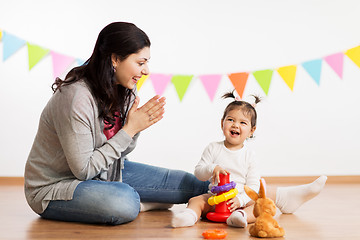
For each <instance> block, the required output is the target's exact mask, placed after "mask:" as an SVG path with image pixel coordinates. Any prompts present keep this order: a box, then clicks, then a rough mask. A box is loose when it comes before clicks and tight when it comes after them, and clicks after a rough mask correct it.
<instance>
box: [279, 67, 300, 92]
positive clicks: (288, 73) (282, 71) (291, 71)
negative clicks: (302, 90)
mask: <svg viewBox="0 0 360 240" xmlns="http://www.w3.org/2000/svg"><path fill="white" fill-rule="evenodd" d="M277 72H278V73H279V75H280V76H281V77H282V79H283V80H284V82H285V83H286V84H287V85H288V87H289V88H290V89H291V91H293V90H294V83H295V75H296V65H290V66H285V67H281V68H278V69H277Z"/></svg>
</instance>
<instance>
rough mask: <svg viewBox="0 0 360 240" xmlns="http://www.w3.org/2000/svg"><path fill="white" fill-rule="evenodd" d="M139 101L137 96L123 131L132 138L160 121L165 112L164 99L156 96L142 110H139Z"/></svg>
mask: <svg viewBox="0 0 360 240" xmlns="http://www.w3.org/2000/svg"><path fill="white" fill-rule="evenodd" d="M139 101H140V99H139V97H138V96H137V97H136V98H135V100H134V104H133V105H132V107H131V109H130V110H129V113H128V115H127V119H126V122H125V125H124V127H123V130H124V131H125V132H126V133H127V134H128V135H129V136H131V137H133V136H134V135H135V134H136V133H138V132H141V131H143V130H145V129H146V128H148V127H150V126H151V125H153V124H155V123H157V122H158V121H160V119H162V118H163V114H164V112H165V110H164V105H165V98H164V97H160V96H158V95H156V96H155V97H153V98H152V99H150V100H149V101H148V102H147V103H145V104H144V105H143V106H142V107H140V108H138V106H139Z"/></svg>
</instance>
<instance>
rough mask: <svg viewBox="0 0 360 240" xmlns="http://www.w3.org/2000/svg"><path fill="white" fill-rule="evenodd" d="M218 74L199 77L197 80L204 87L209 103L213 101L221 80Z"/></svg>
mask: <svg viewBox="0 0 360 240" xmlns="http://www.w3.org/2000/svg"><path fill="white" fill-rule="evenodd" d="M221 77H222V76H221V75H220V74H213V75H200V76H199V79H200V80H201V82H202V84H203V85H204V88H205V90H206V92H207V94H208V95H209V98H210V100H211V101H213V100H214V97H215V93H216V90H217V89H218V86H219V83H220V80H221Z"/></svg>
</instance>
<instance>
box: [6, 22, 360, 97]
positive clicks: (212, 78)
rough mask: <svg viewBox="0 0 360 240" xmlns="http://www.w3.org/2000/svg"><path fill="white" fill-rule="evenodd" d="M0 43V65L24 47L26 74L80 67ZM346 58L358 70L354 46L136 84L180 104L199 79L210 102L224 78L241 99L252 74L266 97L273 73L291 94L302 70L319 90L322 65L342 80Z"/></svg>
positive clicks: (38, 49)
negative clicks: (292, 60)
mask: <svg viewBox="0 0 360 240" xmlns="http://www.w3.org/2000/svg"><path fill="white" fill-rule="evenodd" d="M0 41H1V42H2V44H3V56H2V59H3V62H5V61H6V60H8V59H9V58H10V57H11V56H12V55H14V54H15V53H16V52H17V51H19V50H20V49H21V48H23V47H27V52H28V64H29V71H31V70H32V69H33V68H34V67H36V65H37V64H38V63H39V62H40V61H41V60H42V59H44V58H45V57H47V56H50V57H51V59H52V67H53V76H54V78H55V77H58V76H61V75H62V74H63V73H64V72H65V71H66V70H67V69H68V68H69V67H70V66H71V65H72V64H74V63H75V64H77V65H82V64H83V63H84V60H81V59H79V58H76V57H73V56H68V55H65V54H61V53H58V52H56V51H53V50H51V49H47V48H44V47H42V46H39V45H36V44H33V43H30V42H28V41H26V40H24V39H21V38H19V37H17V36H15V35H13V34H10V33H8V32H7V31H3V30H1V29H0ZM345 56H346V57H348V58H349V59H350V60H351V61H352V62H354V63H355V65H356V66H358V67H359V68H360V46H356V47H353V48H350V49H348V50H345V51H343V52H338V53H334V54H331V55H328V56H324V57H321V58H318V59H313V60H309V61H306V62H303V63H301V64H297V65H287V66H282V67H278V68H276V69H264V70H258V71H249V72H235V73H224V74H205V75H197V76H195V75H181V74H162V73H151V74H150V75H146V76H145V75H144V76H142V78H141V79H140V80H139V81H138V83H137V90H138V91H139V90H140V89H141V87H142V86H143V84H144V82H145V81H148V80H150V81H151V83H152V86H153V88H154V91H155V93H156V94H158V95H162V94H163V93H164V91H165V90H166V88H167V87H168V85H169V84H170V83H171V84H173V85H174V87H175V90H176V93H177V95H178V97H179V100H180V102H181V101H182V100H183V98H184V96H185V95H186V92H187V90H188V87H189V86H190V83H191V82H192V81H193V80H194V79H199V80H200V81H201V83H202V85H203V87H204V90H205V91H206V93H207V95H208V96H209V99H210V101H213V100H214V96H215V94H216V91H217V89H218V87H219V84H220V82H221V80H222V79H224V76H225V77H226V78H227V79H228V80H229V81H230V82H231V84H232V85H233V86H234V88H235V90H236V92H237V94H238V95H239V96H240V98H242V97H243V93H244V90H245V87H246V85H247V82H248V78H249V75H250V74H252V75H253V76H254V78H255V80H256V82H257V83H258V85H259V86H260V88H261V89H262V90H263V92H264V93H265V94H266V95H268V94H269V90H270V85H271V81H272V77H273V73H274V71H276V72H277V73H278V74H279V75H280V77H281V78H282V80H283V81H284V82H285V84H286V85H287V86H288V87H289V89H290V91H294V84H295V79H296V74H297V69H298V68H299V66H301V67H302V68H303V69H304V70H305V71H306V72H307V73H308V74H309V76H310V77H311V78H312V79H313V80H314V82H315V83H316V84H317V85H318V86H320V79H321V71H322V67H323V64H324V62H325V63H326V64H327V65H328V66H330V68H331V69H332V70H333V71H334V73H335V74H336V75H337V76H338V77H339V78H340V79H342V77H343V65H344V57H345Z"/></svg>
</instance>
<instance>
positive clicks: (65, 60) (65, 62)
mask: <svg viewBox="0 0 360 240" xmlns="http://www.w3.org/2000/svg"><path fill="white" fill-rule="evenodd" d="M50 54H51V58H52V62H53V74H54V78H56V77H59V76H61V74H63V73H64V71H65V70H66V69H67V68H68V67H69V66H70V65H71V64H72V63H73V62H74V61H75V58H73V57H69V56H66V55H63V54H60V53H56V52H54V51H51V52H50Z"/></svg>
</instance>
